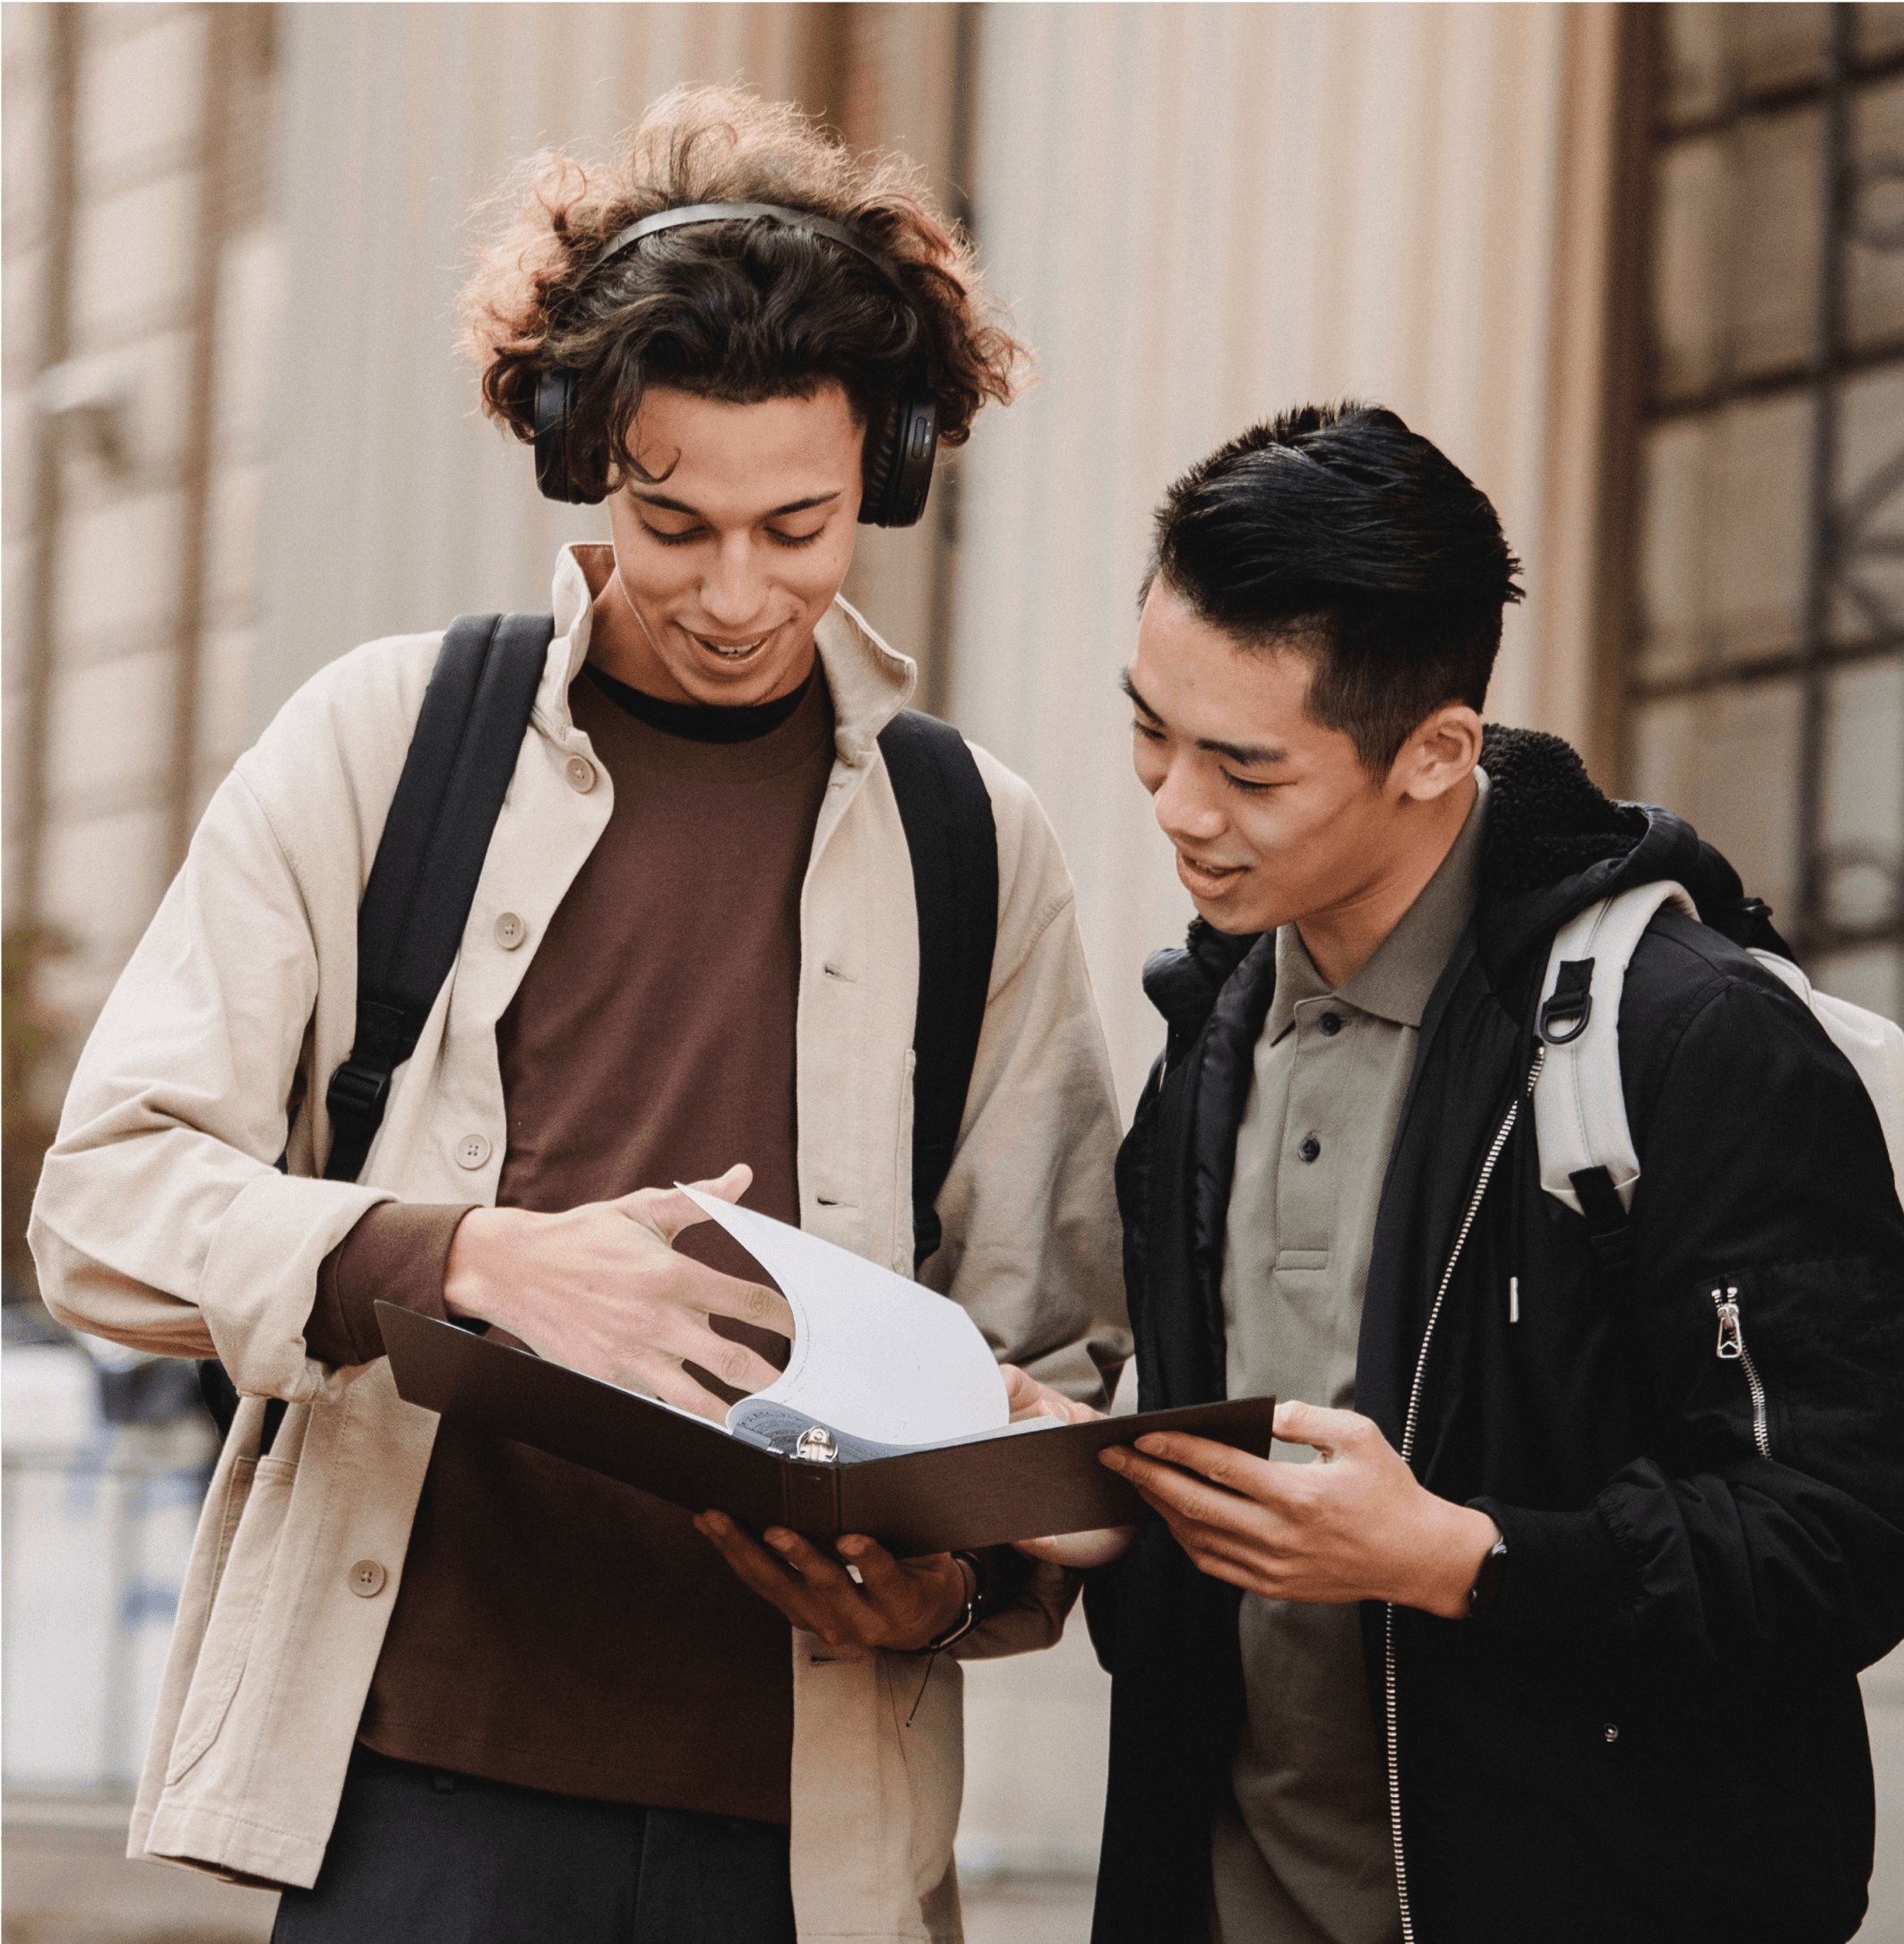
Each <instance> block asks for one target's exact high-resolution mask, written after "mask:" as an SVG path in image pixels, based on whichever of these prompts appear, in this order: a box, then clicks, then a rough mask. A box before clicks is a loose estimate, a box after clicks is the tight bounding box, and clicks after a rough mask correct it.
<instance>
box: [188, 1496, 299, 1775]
mask: <svg viewBox="0 0 1904 1944" xmlns="http://www.w3.org/2000/svg"><path fill="white" fill-rule="evenodd" d="M238 1465H239V1466H248V1467H251V1473H250V1475H249V1477H248V1478H246V1480H245V1481H244V1484H243V1486H242V1489H241V1486H240V1481H239V1477H238V1468H237V1467H233V1477H232V1491H231V1493H230V1494H229V1496H228V1501H227V1506H226V1511H225V1518H224V1522H223V1529H222V1530H221V1531H220V1538H219V1553H220V1568H221V1570H220V1572H219V1575H218V1579H217V1590H216V1592H215V1593H214V1594H213V1596H212V1603H211V1620H210V1621H209V1622H208V1624H207V1626H206V1628H205V1638H204V1641H203V1643H202V1645H201V1647H200V1648H199V1652H198V1662H197V1664H196V1666H195V1667H194V1669H193V1673H192V1685H191V1687H190V1689H189V1690H187V1692H186V1695H185V1706H184V1707H183V1708H182V1709H181V1710H180V1711H179V1717H178V1732H177V1734H176V1735H175V1736H174V1737H173V1741H172V1754H171V1759H170V1761H169V1762H168V1764H167V1767H166V1777H165V1779H166V1784H167V1786H168V1787H169V1786H170V1785H172V1784H174V1783H176V1782H177V1781H178V1780H179V1779H180V1778H181V1777H182V1776H185V1774H186V1773H187V1772H188V1771H189V1770H190V1769H191V1768H192V1767H193V1766H194V1763H196V1762H197V1761H198V1760H199V1759H200V1758H201V1757H202V1755H203V1754H204V1752H205V1750H207V1749H209V1748H210V1747H211V1744H212V1742H214V1741H216V1740H217V1739H218V1732H219V1730H220V1728H221V1727H222V1726H223V1725H224V1722H225V1716H226V1715H227V1714H228V1713H229V1712H230V1708H231V1702H232V1697H233V1696H234V1695H235V1694H237V1690H238V1682H240V1680H242V1679H243V1677H244V1673H245V1664H246V1660H247V1659H248V1658H249V1656H250V1654H251V1644H252V1636H253V1634H254V1632H255V1630H256V1628H257V1622H258V1611H259V1608H260V1607H261V1606H262V1605H263V1602H264V1589H265V1587H266V1586H267V1585H268V1584H269V1582H270V1579H271V1566H272V1563H273V1562H274V1561H275V1560H276V1559H277V1556H278V1542H279V1539H280V1537H281V1535H282V1534H283V1531H284V1522H285V1518H286V1516H287V1514H288V1513H289V1510H290V1503H291V1487H292V1485H293V1484H294V1483H295V1482H296V1480H297V1466H296V1464H295V1463H293V1462H292V1461H290V1460H289V1459H287V1458H258V1459H255V1460H254V1459H250V1458H241V1459H239V1460H238Z"/></svg>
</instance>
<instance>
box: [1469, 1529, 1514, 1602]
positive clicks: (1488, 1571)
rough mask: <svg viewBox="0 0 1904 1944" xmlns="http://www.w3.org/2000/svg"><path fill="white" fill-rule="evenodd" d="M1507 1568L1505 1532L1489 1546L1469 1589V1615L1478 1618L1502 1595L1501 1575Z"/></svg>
mask: <svg viewBox="0 0 1904 1944" xmlns="http://www.w3.org/2000/svg"><path fill="white" fill-rule="evenodd" d="M1506 1570H1507V1539H1506V1535H1504V1534H1503V1535H1502V1536H1501V1537H1500V1538H1498V1539H1496V1540H1495V1543H1494V1544H1493V1545H1492V1546H1490V1547H1489V1548H1488V1552H1487V1557H1486V1559H1484V1560H1483V1561H1481V1570H1480V1571H1479V1572H1478V1573H1477V1574H1476V1575H1475V1576H1474V1584H1473V1585H1472V1586H1471V1587H1469V1589H1468V1617H1469V1620H1478V1619H1479V1618H1480V1617H1481V1615H1482V1614H1483V1613H1486V1611H1487V1610H1488V1608H1489V1607H1491V1606H1492V1605H1493V1604H1495V1601H1496V1600H1497V1599H1498V1598H1499V1597H1500V1596H1501V1575H1502V1574H1503V1572H1505V1571H1506Z"/></svg>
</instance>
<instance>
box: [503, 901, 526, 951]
mask: <svg viewBox="0 0 1904 1944" xmlns="http://www.w3.org/2000/svg"><path fill="white" fill-rule="evenodd" d="M528 936H529V927H528V926H527V925H524V924H523V923H522V921H521V919H520V918H519V917H517V916H516V915H515V913H514V912H513V911H505V912H504V914H503V915H502V916H501V917H499V918H498V919H497V920H496V921H495V942H496V943H497V944H498V945H500V946H501V947H502V948H503V950H504V951H513V950H515V949H516V947H517V946H518V945H520V944H521V942H522V941H523V940H524V939H525V938H527V937H528Z"/></svg>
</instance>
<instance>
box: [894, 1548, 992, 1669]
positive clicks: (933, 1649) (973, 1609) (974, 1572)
mask: <svg viewBox="0 0 1904 1944" xmlns="http://www.w3.org/2000/svg"><path fill="white" fill-rule="evenodd" d="M952 1558H953V1559H954V1560H955V1561H957V1562H958V1567H959V1577H960V1578H961V1579H962V1578H965V1576H966V1574H968V1573H969V1574H970V1575H971V1578H970V1580H969V1582H968V1584H967V1590H966V1596H965V1611H964V1613H961V1614H960V1616H959V1617H958V1619H957V1620H955V1621H953V1622H952V1625H951V1626H949V1627H948V1628H947V1629H946V1630H944V1632H943V1633H942V1634H941V1635H940V1636H939V1638H938V1639H936V1640H928V1641H927V1642H926V1645H925V1646H924V1647H914V1648H913V1649H912V1651H913V1652H914V1653H915V1654H937V1653H939V1652H941V1651H942V1650H943V1648H945V1647H950V1646H951V1645H952V1642H953V1641H954V1640H962V1639H964V1638H965V1637H966V1635H967V1634H969V1632H970V1631H971V1630H972V1629H973V1628H974V1627H976V1626H977V1625H978V1609H979V1607H980V1606H981V1605H982V1604H984V1602H985V1596H986V1584H985V1582H986V1570H985V1561H983V1560H982V1559H980V1558H979V1556H978V1554H977V1553H953V1554H952Z"/></svg>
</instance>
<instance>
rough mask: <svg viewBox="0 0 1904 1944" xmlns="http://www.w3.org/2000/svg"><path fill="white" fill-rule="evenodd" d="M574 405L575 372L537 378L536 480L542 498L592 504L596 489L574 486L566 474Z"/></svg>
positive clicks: (547, 374) (595, 499)
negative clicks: (579, 488) (581, 489)
mask: <svg viewBox="0 0 1904 1944" xmlns="http://www.w3.org/2000/svg"><path fill="white" fill-rule="evenodd" d="M574 409H575V374H574V373H573V372H572V371H545V372H542V373H540V374H538V376H537V379H536V484H537V485H538V486H540V487H541V488H542V496H543V498H544V499H550V500H564V501H566V502H567V503H569V504H570V505H572V506H593V505H594V504H595V503H597V502H598V501H599V499H600V498H601V495H600V494H599V493H594V494H590V493H583V492H581V491H579V490H578V489H577V487H576V485H575V482H574V480H573V478H572V477H570V475H569V415H570V413H571V412H573V410H574Z"/></svg>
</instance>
